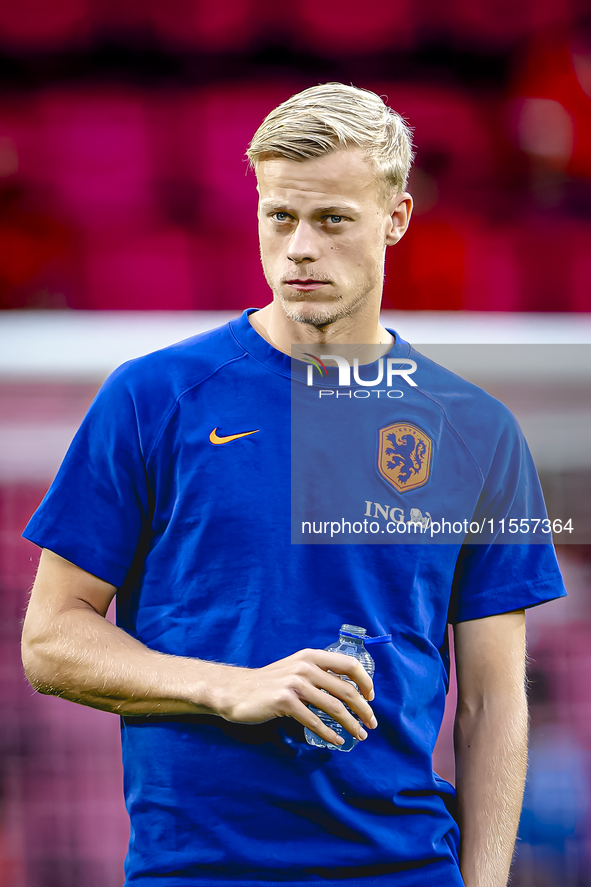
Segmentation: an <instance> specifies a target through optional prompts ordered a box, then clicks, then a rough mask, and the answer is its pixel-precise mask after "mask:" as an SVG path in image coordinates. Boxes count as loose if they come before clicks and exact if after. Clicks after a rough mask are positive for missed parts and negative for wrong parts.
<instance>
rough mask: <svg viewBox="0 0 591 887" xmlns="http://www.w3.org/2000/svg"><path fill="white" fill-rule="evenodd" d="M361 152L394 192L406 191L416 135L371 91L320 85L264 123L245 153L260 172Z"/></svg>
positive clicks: (297, 97) (280, 106)
mask: <svg viewBox="0 0 591 887" xmlns="http://www.w3.org/2000/svg"><path fill="white" fill-rule="evenodd" d="M353 146H355V147H358V148H361V149H362V150H363V151H365V153H366V155H367V157H368V158H369V159H371V160H372V161H373V162H374V163H375V166H376V173H377V175H378V177H379V178H383V179H384V180H385V181H386V183H387V184H388V185H389V186H391V187H392V188H393V189H394V190H395V191H397V192H398V191H404V189H405V188H406V183H407V180H408V174H409V172H410V166H411V163H412V161H413V157H414V155H413V150H412V148H413V146H412V130H411V129H410V128H409V127H408V126H407V124H406V122H405V121H404V119H403V118H402V117H401V116H400V114H397V113H396V111H393V110H392V108H389V107H388V106H387V105H386V104H385V102H384V101H383V100H382V99H381V98H380V96H378V95H376V94H375V92H370V90H368V89H359V88H358V87H356V86H346V85H345V84H344V83H321V84H320V85H319V86H312V87H310V89H305V90H304V91H303V92H298V93H297V94H296V95H292V97H291V98H290V99H287V101H286V102H283V103H282V104H281V105H279V106H278V107H277V108H275V109H274V110H273V111H271V113H270V114H268V115H267V117H265V119H264V120H263V122H262V123H261V125H260V126H259V128H258V129H257V131H256V133H255V134H254V137H253V139H252V141H251V143H250V145H249V148H248V150H247V152H246V156H247V157H248V159H249V162H250V165H251V166H252V168H253V169H254V170H255V171H256V168H257V165H258V163H259V162H260V161H261V160H264V159H266V158H269V157H284V158H285V159H287V160H296V161H300V162H301V161H304V160H311V159H312V158H314V157H322V155H324V154H329V153H330V152H332V151H338V150H339V149H344V148H349V147H353Z"/></svg>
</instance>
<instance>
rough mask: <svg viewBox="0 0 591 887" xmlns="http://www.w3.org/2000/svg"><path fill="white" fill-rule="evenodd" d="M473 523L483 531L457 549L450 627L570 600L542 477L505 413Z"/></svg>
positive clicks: (514, 423) (518, 431)
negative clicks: (557, 599) (552, 602)
mask: <svg viewBox="0 0 591 887" xmlns="http://www.w3.org/2000/svg"><path fill="white" fill-rule="evenodd" d="M473 522H474V529H476V525H478V528H479V532H478V533H474V534H472V535H471V536H468V537H467V539H466V542H465V544H464V545H463V547H462V549H461V551H460V555H459V558H458V561H457V564H456V570H455V574H454V580H453V587H452V597H451V605H450V616H449V619H450V622H463V621H467V620H470V619H480V618H482V617H485V616H493V615H497V614H499V613H505V612H510V611H511V610H521V609H526V608H527V607H533V606H535V605H537V604H541V603H544V602H545V601H549V600H552V599H554V598H558V597H563V596H564V595H566V589H565V587H564V582H563V579H562V575H561V573H560V568H559V566H558V561H557V558H556V552H555V550H554V545H553V543H552V534H551V532H549V530H551V526H550V522H549V520H548V515H547V512H546V506H545V503H544V497H543V494H542V489H541V486H540V481H539V478H538V474H537V471H536V468H535V465H534V462H533V459H532V456H531V453H530V450H529V447H528V445H527V442H526V440H525V438H524V436H523V432H522V431H521V428H520V427H519V425H518V423H517V421H516V420H515V418H514V416H513V415H512V414H511V413H510V412H509V411H508V410H505V411H504V413H503V417H502V421H501V423H500V431H499V434H498V438H497V441H496V444H495V449H494V453H493V457H492V459H491V461H490V465H489V468H488V471H487V473H486V477H485V481H484V485H483V489H482V493H481V496H480V499H479V502H478V505H477V507H476V510H475V512H474V515H473ZM534 528H535V529H534ZM514 530H517V531H516V532H513V531H514Z"/></svg>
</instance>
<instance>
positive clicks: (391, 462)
mask: <svg viewBox="0 0 591 887" xmlns="http://www.w3.org/2000/svg"><path fill="white" fill-rule="evenodd" d="M379 434H380V440H379V450H378V469H379V472H380V474H381V475H382V477H384V478H385V479H386V480H387V481H388V483H390V484H392V486H393V487H394V489H395V490H398V492H399V493H406V492H407V491H408V490H416V488H417V487H422V486H423V485H424V484H426V483H427V481H428V480H429V475H430V473H431V454H432V452H433V441H432V440H431V438H430V437H429V435H428V434H425V432H424V431H421V429H420V428H417V426H416V425H410V424H409V423H408V422H394V424H392V425H386V427H385V428H380V431H379Z"/></svg>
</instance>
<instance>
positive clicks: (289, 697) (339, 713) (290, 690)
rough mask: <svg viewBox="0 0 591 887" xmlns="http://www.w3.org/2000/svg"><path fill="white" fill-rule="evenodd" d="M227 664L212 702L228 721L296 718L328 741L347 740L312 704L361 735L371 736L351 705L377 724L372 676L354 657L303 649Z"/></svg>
mask: <svg viewBox="0 0 591 887" xmlns="http://www.w3.org/2000/svg"><path fill="white" fill-rule="evenodd" d="M222 669H223V671H221V672H220V681H219V683H217V685H216V687H215V689H213V696H214V698H213V700H212V703H211V704H212V708H213V710H215V712H216V714H219V715H221V716H222V717H223V718H225V719H226V720H227V721H235V722H238V723H241V724H260V723H263V722H264V721H269V720H271V718H277V717H291V718H294V719H295V720H296V721H299V722H300V724H303V725H304V726H305V727H308V728H309V729H310V730H312V732H313V733H316V734H318V736H320V737H321V738H322V739H325V740H326V741H327V742H331V743H332V744H333V745H342V744H343V742H344V739H343V738H342V737H339V736H337V734H336V733H335V732H334V731H333V730H331V729H330V728H329V727H327V726H326V724H323V722H322V721H321V720H320V718H319V717H318V716H317V715H315V714H314V713H313V712H312V711H310V709H309V708H308V704H311V705H314V706H315V707H316V708H319V709H321V710H322V711H325V712H326V713H327V714H328V715H330V717H331V718H334V720H335V721H338V722H339V723H340V724H342V725H343V727H344V728H345V730H347V731H348V732H349V733H351V734H352V736H354V737H355V738H356V739H366V738H367V733H366V731H365V730H364V729H363V727H362V726H361V725H360V724H359V722H358V721H357V719H356V718H354V717H353V715H352V714H351V713H350V712H348V711H347V709H346V708H345V704H346V705H347V706H349V708H350V709H351V710H352V711H354V712H355V714H357V715H358V716H359V718H360V719H361V720H362V721H363V723H364V724H365V725H366V726H367V727H369V729H372V730H373V729H374V728H375V727H377V721H376V718H375V716H374V713H373V711H372V710H371V707H370V706H369V705H368V703H367V701H366V700H367V699H373V696H374V693H373V682H372V679H371V678H370V676H369V675H368V674H367V672H366V671H365V669H364V668H363V666H362V665H361V663H360V662H358V661H357V660H356V659H353V657H352V656H345V655H344V654H342V653H330V652H327V651H326V650H300V651H299V652H297V653H294V654H293V655H292V656H288V657H287V658H286V659H280V660H279V661H278V662H272V663H271V664H270V665H266V666H264V667H263V668H256V669H246V668H228V667H227V666H222ZM331 672H332V673H331ZM340 674H343V675H346V677H348V678H349V679H350V680H351V681H353V682H354V683H355V684H357V686H358V687H359V690H360V692H357V690H356V689H355V687H354V686H353V684H350V683H348V681H343V680H341V679H340V678H339V677H338V675H340ZM323 691H326V692H323ZM328 694H330V695H328ZM362 694H363V695H362ZM364 697H365V698H364ZM343 703H345V704H343Z"/></svg>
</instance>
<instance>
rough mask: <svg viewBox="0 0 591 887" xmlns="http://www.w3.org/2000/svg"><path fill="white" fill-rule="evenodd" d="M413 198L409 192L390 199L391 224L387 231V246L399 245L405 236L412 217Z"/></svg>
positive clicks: (400, 193)
mask: <svg viewBox="0 0 591 887" xmlns="http://www.w3.org/2000/svg"><path fill="white" fill-rule="evenodd" d="M412 206H413V203H412V197H411V196H410V194H409V193H408V192H407V191H402V192H399V193H398V194H395V195H394V196H393V197H391V198H390V201H389V206H388V212H389V216H390V224H389V226H388V229H387V231H386V245H387V246H392V244H394V243H398V241H399V240H400V238H401V237H403V236H404V234H405V232H406V229H407V228H408V223H409V222H410V217H411V215H412Z"/></svg>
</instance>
